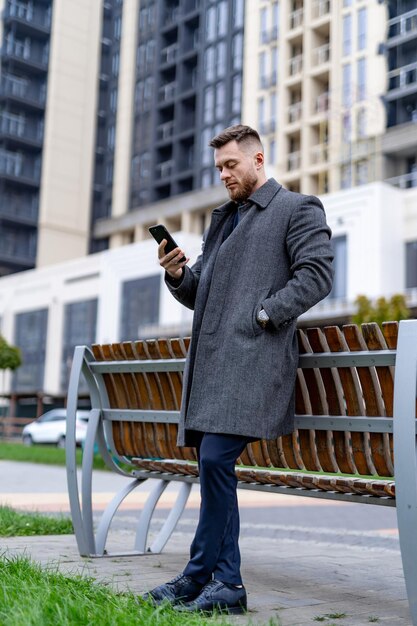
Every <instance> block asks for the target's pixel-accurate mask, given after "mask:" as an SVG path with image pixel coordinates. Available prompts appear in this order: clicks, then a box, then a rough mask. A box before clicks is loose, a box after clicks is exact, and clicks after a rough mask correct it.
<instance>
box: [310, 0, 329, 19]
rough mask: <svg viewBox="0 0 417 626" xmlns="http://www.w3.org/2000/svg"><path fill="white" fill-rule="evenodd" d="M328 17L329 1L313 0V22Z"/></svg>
mask: <svg viewBox="0 0 417 626" xmlns="http://www.w3.org/2000/svg"><path fill="white" fill-rule="evenodd" d="M326 16H330V0H314V2H313V20H317V19H321V18H322V17H326Z"/></svg>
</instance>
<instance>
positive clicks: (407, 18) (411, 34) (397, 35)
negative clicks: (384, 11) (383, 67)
mask: <svg viewBox="0 0 417 626" xmlns="http://www.w3.org/2000/svg"><path fill="white" fill-rule="evenodd" d="M415 37H417V9H413V10H412V11H407V13H403V15H400V16H398V17H394V18H393V19H392V20H389V22H388V47H393V46H396V45H398V44H400V43H403V42H405V41H408V40H410V39H414V38H415Z"/></svg>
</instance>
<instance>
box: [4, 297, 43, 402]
mask: <svg viewBox="0 0 417 626" xmlns="http://www.w3.org/2000/svg"><path fill="white" fill-rule="evenodd" d="M47 325H48V309H38V310H36V311H28V312H25V313H18V314H17V315H16V317H15V334H14V344H15V345H16V346H18V347H19V348H20V350H21V353H22V365H21V366H20V367H19V368H18V369H17V370H16V371H15V373H14V374H13V381H12V389H13V391H17V392H34V391H39V390H42V389H43V377H44V371H45V357H46V336H47Z"/></svg>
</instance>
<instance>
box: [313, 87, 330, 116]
mask: <svg viewBox="0 0 417 626" xmlns="http://www.w3.org/2000/svg"><path fill="white" fill-rule="evenodd" d="M329 109H330V92H329V91H324V92H323V93H321V94H320V95H318V96H317V98H316V101H315V108H314V113H315V114H317V113H326V112H327V111H328V110H329Z"/></svg>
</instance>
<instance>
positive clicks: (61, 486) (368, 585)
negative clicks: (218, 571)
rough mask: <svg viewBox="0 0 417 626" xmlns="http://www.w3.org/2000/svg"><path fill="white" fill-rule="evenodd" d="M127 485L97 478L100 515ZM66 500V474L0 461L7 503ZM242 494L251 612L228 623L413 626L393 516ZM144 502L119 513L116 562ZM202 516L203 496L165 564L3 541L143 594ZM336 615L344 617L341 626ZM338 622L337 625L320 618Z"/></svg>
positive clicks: (167, 569)
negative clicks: (352, 515) (356, 516)
mask: <svg viewBox="0 0 417 626" xmlns="http://www.w3.org/2000/svg"><path fill="white" fill-rule="evenodd" d="M124 482H125V481H124V479H123V478H121V477H117V476H114V475H112V474H108V473H102V472H96V473H95V477H94V485H95V492H96V494H97V495H96V505H97V515H99V511H100V510H102V509H103V507H104V506H105V504H106V502H107V501H108V500H109V499H110V497H111V495H112V494H113V493H114V491H116V490H117V489H118V488H119V487H120V486H121V485H123V484H124ZM173 490H174V491H175V486H173ZM65 491H66V487H65V472H64V470H63V468H56V467H45V466H33V465H30V464H21V463H8V462H4V461H0V503H4V502H9V503H10V504H13V505H14V506H16V508H18V507H20V508H26V509H28V508H32V509H34V508H37V509H38V510H45V511H51V512H52V511H57V510H60V511H66V510H68V505H67V501H66V496H65ZM240 494H241V511H242V515H241V517H242V537H241V552H242V572H243V576H244V580H245V584H246V587H247V590H248V602H249V613H248V615H247V616H245V617H243V616H239V617H233V618H229V619H230V621H231V622H233V623H236V624H242V625H243V624H248V622H249V621H250V620H251V623H252V624H253V625H254V626H255V625H256V626H258V625H259V626H260V625H261V624H262V625H264V624H265V625H266V624H268V621H269V620H270V619H271V618H272V619H273V620H275V621H274V622H273V624H274V626H275V624H281V625H282V626H315V625H316V624H317V623H324V624H327V626H330V625H334V624H338V625H339V624H340V626H366V625H368V624H370V623H377V624H389V625H390V626H397V625H400V624H401V625H402V626H412V622H411V618H410V616H409V611H408V605H407V600H406V592H405V585H404V577H403V573H402V567H401V558H400V553H399V547H398V537H397V533H396V529H395V527H394V526H393V524H394V523H395V511H394V510H391V509H385V508H382V507H371V506H366V505H353V504H343V503H329V502H327V503H326V502H324V501H323V502H312V501H313V499H312V498H301V497H288V496H281V495H279V496H272V495H270V496H269V495H268V494H266V495H263V494H260V493H253V492H245V493H243V492H240ZM145 496H146V494H143V495H142V496H140V497H139V495H137V496H136V497H135V496H134V495H132V500H131V502H130V504H129V505H128V506H127V508H126V509H125V510H124V511H122V512H121V517H120V520H119V522H118V523H117V524H115V527H114V528H115V529H114V530H113V532H112V533H111V536H110V543H109V550H110V551H112V552H113V553H117V552H123V551H126V550H127V549H128V547H129V545H132V544H133V536H132V533H133V528H134V522H135V518H136V515H135V513H136V512H137V510H140V509H141V507H142V505H143V502H144V497H145ZM169 502H170V498H169V494H168V496H167V504H166V506H165V507H164V506H162V508H161V509H160V510H159V511H158V512H157V521H156V524H155V525H154V530H156V529H157V527H158V526H159V523H160V520H161V519H162V517H163V516H164V515H165V514H166V512H167V510H168V506H169ZM197 510H198V493H197V490H195V492H194V493H193V494H192V497H191V499H190V504H189V506H188V507H187V510H186V511H185V514H184V517H183V519H182V521H181V523H180V525H179V527H178V530H177V531H176V532H175V533H174V535H173V537H172V538H171V540H170V541H169V542H168V544H167V546H166V548H165V550H164V552H163V553H162V554H159V555H151V554H147V555H141V556H123V557H119V556H109V557H105V558H101V559H83V558H81V557H80V556H79V554H78V551H77V548H76V543H75V538H74V537H73V536H61V537H56V536H54V537H23V538H10V539H9V538H7V539H5V540H3V541H2V551H4V550H6V552H8V553H9V554H22V553H24V554H27V555H30V556H31V557H32V558H33V559H34V560H35V561H38V562H40V563H42V564H44V565H46V564H48V565H50V564H51V563H52V564H54V565H56V566H57V567H58V568H59V569H60V570H61V571H62V572H65V573H71V574H74V573H82V574H84V575H89V576H93V577H95V578H96V579H97V580H103V581H106V582H110V583H111V584H112V585H113V586H114V587H115V588H117V589H119V590H124V589H130V590H133V591H134V592H135V593H142V592H143V591H145V590H147V589H149V588H151V587H153V586H155V585H157V584H160V583H162V582H164V581H166V580H169V579H170V578H172V577H173V576H174V575H176V574H177V573H178V572H179V571H181V570H182V568H183V567H184V565H185V563H186V560H187V555H188V548H189V544H190V541H191V538H192V535H193V531H194V528H195V521H196V515H197ZM352 510H353V511H355V510H357V511H360V515H362V516H366V514H368V515H369V519H370V520H371V521H370V522H369V524H366V520H365V517H363V523H359V522H357V523H356V524H352V523H351V522H350V521H349V519H350V518H349V516H348V515H347V514H348V512H349V515H350V512H351V511H352ZM368 511H369V513H368ZM360 515H359V517H360ZM335 519H338V520H339V524H340V520H341V522H342V523H343V519H345V529H343V525H339V527H335V526H334V525H333V522H332V520H335ZM265 520H267V521H265ZM291 520H295V521H293V523H292V521H291ZM297 521H298V522H301V524H300V523H298V522H297ZM278 522H279V523H278ZM283 522H285V523H283ZM338 614H339V615H340V614H345V617H339V618H337V617H336V616H337V615H338ZM330 615H332V616H333V617H327V619H324V620H322V619H321V618H324V617H325V616H330ZM271 626H272V625H271Z"/></svg>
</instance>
